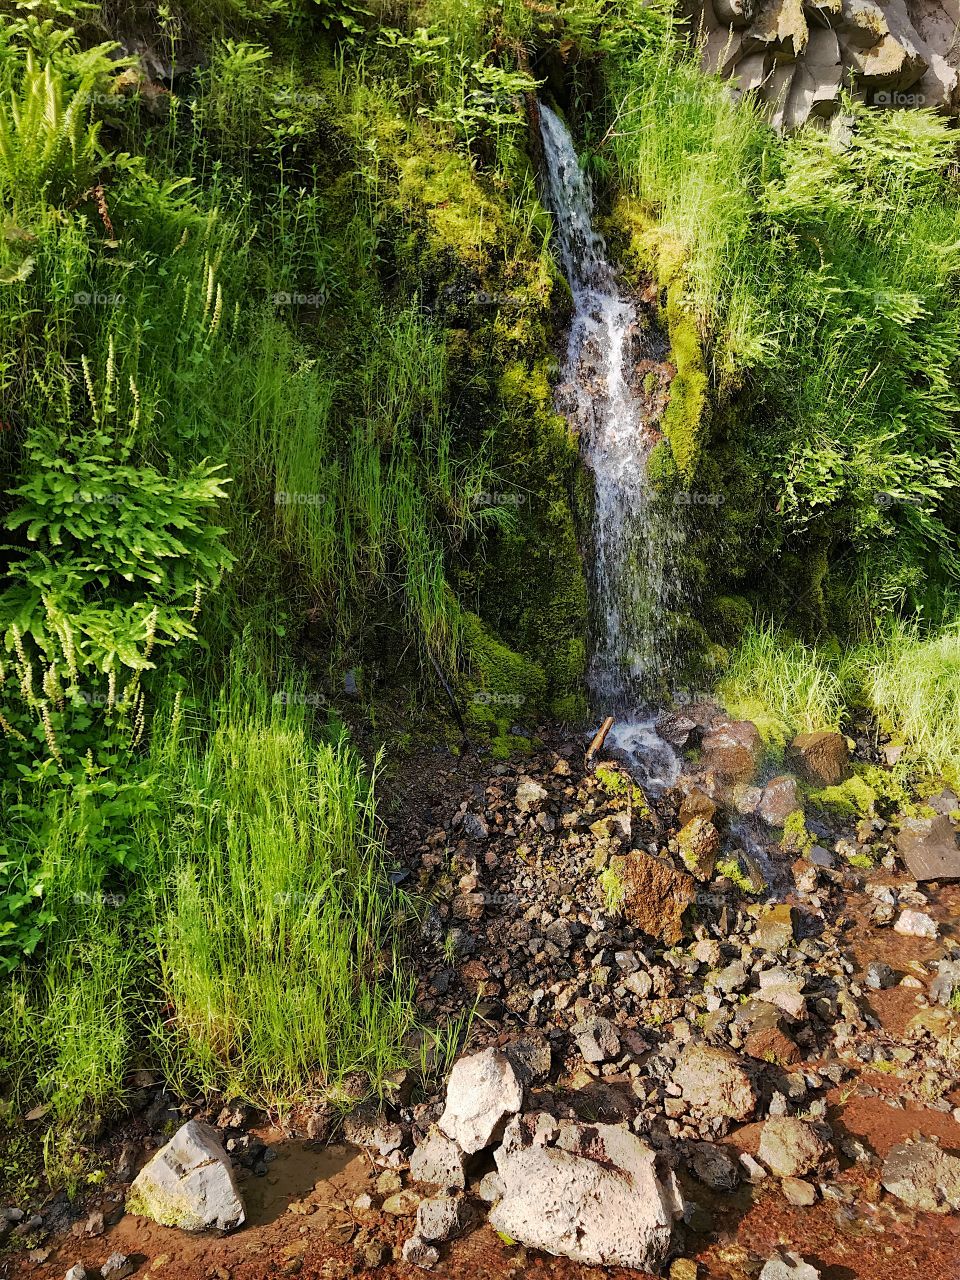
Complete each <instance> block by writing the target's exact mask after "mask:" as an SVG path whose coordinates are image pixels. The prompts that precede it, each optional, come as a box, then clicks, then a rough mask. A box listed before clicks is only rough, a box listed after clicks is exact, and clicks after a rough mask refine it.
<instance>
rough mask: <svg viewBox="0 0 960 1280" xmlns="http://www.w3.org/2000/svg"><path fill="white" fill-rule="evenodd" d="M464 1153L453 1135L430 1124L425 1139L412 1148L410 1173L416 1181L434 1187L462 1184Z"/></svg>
mask: <svg viewBox="0 0 960 1280" xmlns="http://www.w3.org/2000/svg"><path fill="white" fill-rule="evenodd" d="M464 1162H465V1157H464V1153H463V1152H462V1151H461V1149H460V1148H459V1147H458V1146H457V1144H456V1143H455V1142H454V1140H453V1139H452V1138H448V1137H447V1135H446V1134H445V1133H441V1132H440V1130H439V1129H438V1128H437V1126H436V1125H431V1127H430V1129H429V1131H428V1133H427V1135H426V1137H425V1138H424V1140H423V1141H422V1142H421V1143H420V1144H419V1145H418V1146H416V1147H414V1149H413V1154H412V1155H411V1156H410V1177H411V1178H412V1179H413V1180H414V1182H425V1183H429V1184H430V1185H431V1186H434V1187H443V1188H444V1189H447V1188H449V1187H458V1188H461V1189H462V1188H463V1187H465V1186H466V1177H465V1174H464V1170H463V1167H464Z"/></svg>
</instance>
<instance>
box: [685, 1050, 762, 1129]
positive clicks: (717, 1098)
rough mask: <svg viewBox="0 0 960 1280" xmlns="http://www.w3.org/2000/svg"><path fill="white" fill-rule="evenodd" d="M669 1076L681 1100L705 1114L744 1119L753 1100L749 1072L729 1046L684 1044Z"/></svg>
mask: <svg viewBox="0 0 960 1280" xmlns="http://www.w3.org/2000/svg"><path fill="white" fill-rule="evenodd" d="M672 1079H673V1083H674V1084H675V1085H677V1086H678V1087H679V1089H680V1093H681V1096H682V1097H683V1099H684V1101H686V1102H689V1103H690V1105H691V1106H693V1107H697V1108H698V1109H699V1110H700V1111H702V1112H703V1114H704V1115H706V1116H709V1117H720V1118H723V1119H729V1120H746V1119H747V1117H748V1116H749V1115H751V1114H752V1112H753V1109H754V1107H755V1106H756V1104H757V1092H756V1089H755V1088H754V1084H753V1080H752V1079H751V1077H750V1073H749V1072H748V1071H747V1070H746V1068H745V1067H744V1065H743V1063H742V1062H741V1060H740V1059H739V1058H738V1057H737V1055H736V1054H735V1053H732V1052H731V1051H730V1050H729V1049H715V1048H712V1047H711V1046H710V1045H705V1044H696V1043H689V1044H687V1045H686V1046H685V1048H684V1049H683V1052H682V1053H681V1054H680V1057H679V1059H678V1060H677V1064H676V1066H675V1067H674V1069H673V1075H672Z"/></svg>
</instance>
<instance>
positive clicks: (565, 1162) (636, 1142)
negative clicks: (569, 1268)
mask: <svg viewBox="0 0 960 1280" xmlns="http://www.w3.org/2000/svg"><path fill="white" fill-rule="evenodd" d="M496 1162H497V1169H498V1172H499V1174H500V1178H501V1179H502V1182H503V1197H502V1198H501V1199H500V1201H499V1202H498V1203H497V1204H496V1206H495V1207H494V1208H493V1210H492V1211H491V1213H490V1223H491V1225H492V1226H493V1227H494V1228H495V1230H497V1231H499V1232H501V1233H502V1234H504V1235H507V1236H509V1237H510V1238H511V1239H513V1240H518V1241H520V1242H521V1243H522V1244H526V1245H528V1246H531V1247H533V1248H537V1249H544V1250H545V1251H546V1252H547V1253H553V1254H559V1255H561V1256H564V1257H568V1258H573V1259H574V1260H575V1261H577V1262H581V1263H584V1264H586V1265H588V1266H604V1265H606V1266H622V1267H636V1268H638V1269H639V1270H649V1271H657V1270H659V1268H660V1266H661V1265H662V1263H663V1262H664V1260H665V1259H666V1257H667V1254H668V1252H669V1250H670V1245H671V1239H672V1234H673V1222H674V1219H675V1217H677V1216H679V1214H680V1212H681V1211H682V1210H681V1205H680V1199H679V1195H678V1193H677V1191H676V1189H675V1186H674V1184H673V1181H672V1177H671V1175H670V1174H669V1173H667V1172H666V1171H664V1173H663V1174H662V1175H661V1173H660V1172H659V1171H658V1168H657V1156H656V1153H655V1152H654V1151H653V1150H652V1148H650V1147H648V1146H647V1145H646V1144H645V1143H644V1142H641V1140H640V1139H639V1138H638V1137H636V1136H635V1135H634V1134H632V1133H630V1132H629V1130H627V1129H624V1128H620V1127H619V1126H617V1125H606V1124H598V1125H581V1124H575V1123H572V1122H570V1121H559V1122H558V1121H556V1120H554V1119H553V1117H551V1116H548V1115H546V1114H544V1113H539V1114H531V1115H527V1116H523V1117H521V1118H518V1119H517V1120H515V1121H514V1122H513V1123H512V1124H511V1125H510V1128H509V1129H508V1130H507V1134H506V1137H505V1139H504V1143H503V1146H502V1147H501V1148H500V1150H499V1151H497V1153H496Z"/></svg>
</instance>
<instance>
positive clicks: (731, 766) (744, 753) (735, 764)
mask: <svg viewBox="0 0 960 1280" xmlns="http://www.w3.org/2000/svg"><path fill="white" fill-rule="evenodd" d="M762 758H763V739H762V738H761V737H760V730H759V729H758V728H757V726H756V725H755V724H754V723H753V722H752V721H750V720H731V721H728V722H727V723H726V724H721V725H718V726H717V727H716V728H715V729H712V730H711V731H710V733H708V734H707V736H706V737H705V738H704V740H703V754H702V756H701V757H700V763H701V765H702V766H703V767H704V768H705V769H709V770H710V771H711V772H712V773H713V774H715V775H716V777H717V778H719V779H720V780H721V781H723V782H725V783H727V784H729V785H732V784H734V783H737V782H751V781H752V780H753V778H754V776H755V775H756V772H757V769H758V768H759V767H760V761H761V759H762Z"/></svg>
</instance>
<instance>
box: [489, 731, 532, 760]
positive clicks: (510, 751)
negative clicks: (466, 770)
mask: <svg viewBox="0 0 960 1280" xmlns="http://www.w3.org/2000/svg"><path fill="white" fill-rule="evenodd" d="M532 751H533V740H532V739H531V738H525V737H524V736H523V735H522V734H519V733H498V734H497V736H496V737H495V738H491V739H490V754H491V755H492V756H493V758H494V760H510V759H512V758H513V757H514V756H528V755H530V753H531V752H532Z"/></svg>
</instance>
